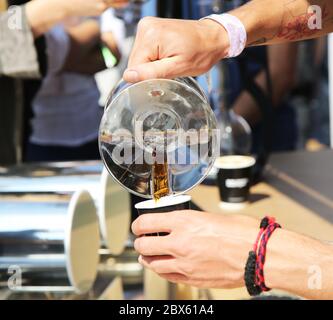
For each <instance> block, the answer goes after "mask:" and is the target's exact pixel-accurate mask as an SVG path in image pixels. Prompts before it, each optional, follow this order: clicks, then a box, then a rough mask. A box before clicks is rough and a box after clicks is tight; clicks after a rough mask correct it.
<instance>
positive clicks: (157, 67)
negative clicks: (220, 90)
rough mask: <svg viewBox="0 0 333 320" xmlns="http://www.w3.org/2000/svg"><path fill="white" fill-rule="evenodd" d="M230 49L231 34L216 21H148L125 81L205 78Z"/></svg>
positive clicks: (141, 30) (142, 23) (144, 22)
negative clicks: (200, 76) (185, 77)
mask: <svg viewBox="0 0 333 320" xmlns="http://www.w3.org/2000/svg"><path fill="white" fill-rule="evenodd" d="M228 49H229V40H228V36H227V32H226V30H225V29H224V28H223V27H222V26H221V25H220V24H218V23H217V22H215V21H212V20H201V21H190V20H174V19H160V18H152V17H147V18H144V19H142V20H141V21H140V23H139V26H138V32H137V37H136V40H135V43H134V47H133V51H132V54H131V57H130V60H129V65H128V69H127V70H126V71H125V73H124V80H125V81H127V82H138V81H142V80H147V79H153V78H175V77H178V76H196V75H199V74H203V73H205V72H207V71H208V70H209V69H210V68H211V67H212V66H213V65H214V64H215V63H216V62H217V61H219V60H220V59H222V58H224V57H225V56H226V55H227V52H228Z"/></svg>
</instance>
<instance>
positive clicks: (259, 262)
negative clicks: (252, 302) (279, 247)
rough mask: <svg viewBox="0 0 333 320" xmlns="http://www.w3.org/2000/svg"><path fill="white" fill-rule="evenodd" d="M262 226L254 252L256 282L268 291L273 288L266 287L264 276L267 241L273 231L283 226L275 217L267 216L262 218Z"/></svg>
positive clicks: (263, 289)
mask: <svg viewBox="0 0 333 320" xmlns="http://www.w3.org/2000/svg"><path fill="white" fill-rule="evenodd" d="M260 227H261V228H260V232H259V235H258V238H257V241H256V244H255V247H254V249H255V251H254V252H256V253H257V259H256V269H255V284H256V285H257V286H258V287H260V289H261V290H262V291H264V292H267V291H270V290H271V289H270V288H268V287H266V285H265V277H264V265H265V260H266V250H267V243H268V240H269V238H270V237H271V235H272V234H273V232H274V231H275V230H276V229H277V228H281V226H280V225H279V224H278V223H276V222H275V218H271V217H265V219H263V220H262V225H261V226H260ZM259 241H260V244H259Z"/></svg>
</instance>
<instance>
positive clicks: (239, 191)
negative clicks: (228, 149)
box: [215, 156, 256, 204]
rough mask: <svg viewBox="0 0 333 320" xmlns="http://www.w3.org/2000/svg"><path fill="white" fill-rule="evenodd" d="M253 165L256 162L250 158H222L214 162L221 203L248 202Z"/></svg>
mask: <svg viewBox="0 0 333 320" xmlns="http://www.w3.org/2000/svg"><path fill="white" fill-rule="evenodd" d="M255 163H256V160H255V159H254V158H253V157H250V156H222V157H220V158H218V159H217V160H216V162H215V167H216V168H217V169H218V170H219V171H218V174H217V184H218V187H219V190H220V197H221V201H222V202H224V203H233V204H240V203H245V202H247V201H248V200H249V196H250V186H251V181H252V174H253V168H254V166H255Z"/></svg>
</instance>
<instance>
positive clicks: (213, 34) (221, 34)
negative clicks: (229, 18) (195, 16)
mask: <svg viewBox="0 0 333 320" xmlns="http://www.w3.org/2000/svg"><path fill="white" fill-rule="evenodd" d="M198 23H199V24H200V25H201V26H202V28H203V29H204V30H203V37H204V39H205V40H207V35H209V37H210V41H209V49H208V50H209V51H210V52H214V53H215V55H216V56H217V59H216V60H222V59H224V58H225V57H227V56H228V52H229V48H230V41H229V37H228V33H227V30H226V29H225V28H224V27H223V26H222V25H220V24H219V23H217V22H216V21H214V20H211V19H202V20H199V21H198Z"/></svg>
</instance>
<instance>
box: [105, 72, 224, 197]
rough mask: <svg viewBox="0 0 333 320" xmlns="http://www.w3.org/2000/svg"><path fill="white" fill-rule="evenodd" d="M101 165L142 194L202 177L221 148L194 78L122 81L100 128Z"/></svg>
mask: <svg viewBox="0 0 333 320" xmlns="http://www.w3.org/2000/svg"><path fill="white" fill-rule="evenodd" d="M99 148H100V153H101V157H102V160H103V162H104V165H105V167H106V168H107V170H108V171H109V173H110V174H111V175H112V176H113V178H114V179H115V180H116V181H117V182H119V183H120V184H121V185H122V186H123V187H124V188H126V189H127V190H128V191H129V192H131V193H133V194H135V195H137V196H140V197H142V198H146V199H151V198H155V200H156V199H159V198H160V197H162V196H170V195H178V194H183V193H186V192H187V191H189V190H190V189H192V188H193V187H195V186H196V185H198V184H199V183H200V182H202V181H203V180H204V179H205V177H206V176H207V175H208V173H209V171H210V170H211V168H212V166H213V164H214V161H215V159H216V156H217V154H218V153H219V137H218V131H217V121H216V118H215V115H214V113H213V111H212V109H211V107H210V105H209V103H208V100H207V98H206V96H205V93H204V92H203V90H202V89H201V88H200V86H199V85H198V84H197V82H196V81H195V80H194V79H193V78H177V79H173V80H167V79H153V80H146V81H142V82H139V83H136V84H129V83H126V82H124V81H121V82H120V83H119V84H118V86H117V87H116V88H115V90H114V91H113V92H112V94H111V95H110V97H109V99H108V101H107V104H106V107H105V111H104V115H103V118H102V121H101V125H100V131H99Z"/></svg>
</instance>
